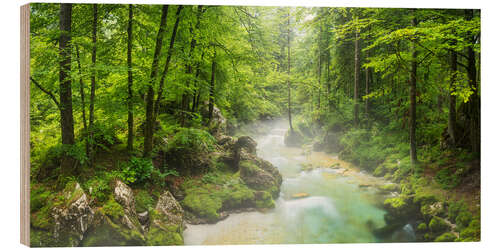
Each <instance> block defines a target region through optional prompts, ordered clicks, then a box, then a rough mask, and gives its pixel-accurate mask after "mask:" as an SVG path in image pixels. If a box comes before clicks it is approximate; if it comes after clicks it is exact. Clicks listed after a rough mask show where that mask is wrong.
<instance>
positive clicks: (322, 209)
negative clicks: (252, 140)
mask: <svg viewBox="0 0 500 250" xmlns="http://www.w3.org/2000/svg"><path fill="white" fill-rule="evenodd" d="M286 130H287V122H286V121H277V122H274V123H272V125H270V126H269V129H268V133H266V134H265V135H263V136H259V137H257V143H258V146H257V154H258V156H260V157H262V158H263V159H266V160H268V161H270V162H271V163H273V165H275V166H276V167H277V168H278V169H279V171H280V172H281V174H282V175H283V183H282V186H281V194H280V197H279V198H278V199H277V200H276V207H275V208H274V209H271V210H268V211H262V212H258V211H255V212H244V213H237V214H231V215H230V216H229V217H228V218H226V219H225V220H222V221H219V222H218V223H216V224H202V225H189V224H188V225H187V228H186V230H185V231H184V242H185V244H186V245H214V244H217V245H220V244H298V243H360V242H364V243H366V242H381V240H380V239H377V238H376V237H375V236H374V235H373V233H372V229H373V228H379V227H382V226H384V225H385V222H384V214H385V211H384V210H383V209H382V207H381V203H382V202H383V200H384V199H385V197H386V196H382V195H381V194H380V193H379V192H378V189H377V188H375V186H376V185H377V184H378V185H381V184H384V183H385V181H384V180H383V179H382V178H376V177H373V176H371V175H368V174H365V173H364V172H363V171H359V169H356V168H355V167H354V166H352V165H350V164H348V163H346V162H343V161H341V160H339V159H338V157H336V156H334V155H328V154H325V153H323V152H311V151H309V150H304V149H302V148H291V147H286V146H285V145H284V142H283V141H284V135H285V133H286ZM303 165H310V166H314V167H317V168H314V169H313V170H310V171H302V167H301V166H303ZM332 165H336V166H337V167H336V168H330V166H332ZM360 185H361V186H360ZM299 193H305V194H307V197H305V198H298V199H297V198H293V196H294V195H297V194H299Z"/></svg>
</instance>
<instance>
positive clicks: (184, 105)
mask: <svg viewBox="0 0 500 250" xmlns="http://www.w3.org/2000/svg"><path fill="white" fill-rule="evenodd" d="M202 8H203V5H198V11H197V12H196V24H195V27H194V29H195V30H196V31H198V29H199V27H200V15H201V11H202ZM189 32H190V34H191V43H190V47H189V53H188V58H189V59H190V61H188V62H187V63H186V74H187V75H191V74H192V73H193V63H192V59H191V58H192V57H193V53H194V49H195V47H196V34H195V33H194V32H195V31H194V30H193V27H192V26H190V28H189ZM193 84H194V83H193ZM190 85H191V81H190V80H188V81H187V87H188V88H189V86H190ZM193 96H194V97H193V98H192V99H193V100H194V99H195V98H196V95H193ZM189 99H190V98H189V93H187V92H186V91H183V94H182V102H181V103H182V105H181V106H182V107H181V108H182V111H183V112H182V116H181V126H182V127H183V126H184V122H185V119H186V112H187V111H188V110H189ZM193 103H194V101H193ZM193 107H194V106H193ZM193 112H194V111H193Z"/></svg>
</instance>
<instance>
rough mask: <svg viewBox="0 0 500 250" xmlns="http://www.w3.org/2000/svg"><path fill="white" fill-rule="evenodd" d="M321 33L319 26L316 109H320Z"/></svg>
mask: <svg viewBox="0 0 500 250" xmlns="http://www.w3.org/2000/svg"><path fill="white" fill-rule="evenodd" d="M321 33H323V27H321V26H320V27H319V35H318V108H317V109H318V110H321Z"/></svg>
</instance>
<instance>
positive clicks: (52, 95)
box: [30, 76, 61, 109]
mask: <svg viewBox="0 0 500 250" xmlns="http://www.w3.org/2000/svg"><path fill="white" fill-rule="evenodd" d="M30 80H31V81H32V82H33V83H34V84H35V85H36V86H37V87H38V88H39V89H40V90H41V91H43V92H44V93H45V94H47V95H49V96H50V98H51V99H52V101H54V103H55V104H56V106H57V108H58V109H61V105H60V104H59V102H58V101H57V98H56V97H55V96H54V94H53V93H52V92H50V91H49V90H46V89H45V88H43V87H42V85H40V84H39V83H38V82H37V81H35V79H33V77H31V76H30Z"/></svg>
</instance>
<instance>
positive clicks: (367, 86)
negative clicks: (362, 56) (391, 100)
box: [365, 67, 372, 117]
mask: <svg viewBox="0 0 500 250" xmlns="http://www.w3.org/2000/svg"><path fill="white" fill-rule="evenodd" d="M371 78H372V75H371V69H370V68H369V67H366V68H365V96H366V97H365V115H366V117H368V116H369V114H370V99H369V98H368V95H369V94H370V81H372V79H371Z"/></svg>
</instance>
